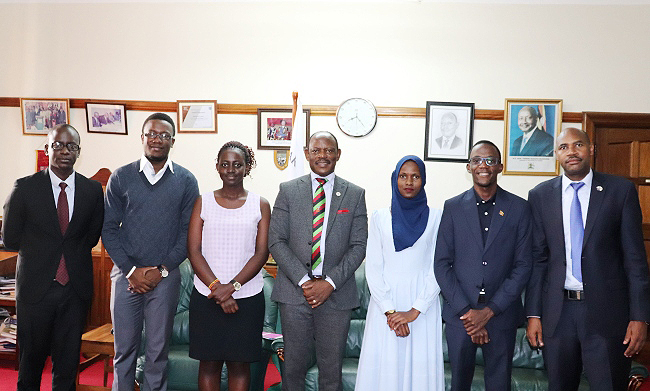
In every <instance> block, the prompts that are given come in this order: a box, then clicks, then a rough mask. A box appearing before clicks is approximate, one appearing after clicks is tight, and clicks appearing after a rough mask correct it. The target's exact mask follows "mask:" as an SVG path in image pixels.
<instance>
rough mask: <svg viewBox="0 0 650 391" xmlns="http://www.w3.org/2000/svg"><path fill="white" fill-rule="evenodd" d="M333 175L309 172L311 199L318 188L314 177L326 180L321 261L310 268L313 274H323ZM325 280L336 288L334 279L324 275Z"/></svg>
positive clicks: (307, 277) (303, 279)
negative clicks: (322, 175) (323, 175)
mask: <svg viewBox="0 0 650 391" xmlns="http://www.w3.org/2000/svg"><path fill="white" fill-rule="evenodd" d="M335 177H336V175H335V174H334V173H331V174H329V175H328V176H326V177H321V176H320V175H316V174H314V173H313V172H311V194H312V199H313V197H314V195H315V194H316V189H317V188H318V185H319V183H318V181H317V180H316V178H323V179H325V180H327V182H325V184H324V185H323V191H324V192H325V219H324V220H323V230H322V231H321V236H320V256H321V259H322V260H323V261H322V262H321V263H320V264H319V265H318V266H316V269H314V270H312V274H313V275H315V276H322V275H323V264H324V263H325V240H326V239H327V220H328V217H329V214H330V204H331V202H332V192H333V190H334V178H335ZM307 280H309V275H305V276H304V277H303V278H302V279H301V280H300V282H298V285H302V284H304V283H305V282H306V281H307ZM325 280H326V281H327V282H329V283H330V284H332V286H333V287H334V289H336V285H335V284H334V281H333V280H332V279H331V278H329V277H327V276H325Z"/></svg>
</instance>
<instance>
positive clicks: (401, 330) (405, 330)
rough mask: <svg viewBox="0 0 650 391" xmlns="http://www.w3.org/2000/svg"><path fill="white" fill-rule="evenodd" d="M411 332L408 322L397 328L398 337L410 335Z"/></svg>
mask: <svg viewBox="0 0 650 391" xmlns="http://www.w3.org/2000/svg"><path fill="white" fill-rule="evenodd" d="M409 334H411V330H410V329H409V325H408V324H403V325H400V326H399V327H397V328H396V329H395V335H397V336H398V337H408V336H409Z"/></svg>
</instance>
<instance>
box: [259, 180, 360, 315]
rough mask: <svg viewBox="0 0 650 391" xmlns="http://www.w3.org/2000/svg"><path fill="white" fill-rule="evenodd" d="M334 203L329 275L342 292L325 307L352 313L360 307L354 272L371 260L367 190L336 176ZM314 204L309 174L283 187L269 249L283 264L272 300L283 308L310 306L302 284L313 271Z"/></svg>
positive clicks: (329, 224) (334, 294)
mask: <svg viewBox="0 0 650 391" xmlns="http://www.w3.org/2000/svg"><path fill="white" fill-rule="evenodd" d="M339 194H340V195H339ZM331 198H332V199H331V200H327V202H330V210H329V216H328V220H327V234H326V235H327V236H326V238H325V258H324V259H323V273H324V275H325V276H327V277H330V278H331V279H332V281H334V284H335V285H336V289H335V290H334V291H333V292H332V294H331V295H330V297H329V299H328V300H327V301H326V302H325V303H323V305H325V306H331V307H332V308H334V309H339V310H344V309H351V308H355V307H358V306H359V298H358V296H357V286H356V282H355V279H354V272H355V271H356V270H357V268H358V267H359V265H361V262H362V261H363V259H364V257H365V255H366V241H367V238H368V216H367V213H366V199H365V191H364V190H363V189H362V188H360V187H358V186H356V185H354V184H352V183H350V182H348V181H346V180H345V179H343V178H341V177H339V176H336V177H335V179H334V188H333V190H332V197H331ZM312 199H313V197H312V187H311V176H310V175H309V174H308V175H304V176H302V177H299V178H296V179H294V180H291V181H289V182H284V183H282V184H280V192H279V193H278V196H277V198H276V200H275V205H274V206H273V212H272V214H271V225H270V228H269V250H270V251H271V254H272V255H273V258H274V259H275V261H276V262H277V264H278V274H277V277H276V281H275V285H274V287H273V293H272V295H271V298H272V299H273V300H275V301H278V302H280V303H286V304H301V303H305V298H304V297H303V294H302V288H301V287H300V286H298V282H299V281H300V280H301V279H302V278H303V277H304V276H305V274H308V273H309V272H310V270H311V243H312Z"/></svg>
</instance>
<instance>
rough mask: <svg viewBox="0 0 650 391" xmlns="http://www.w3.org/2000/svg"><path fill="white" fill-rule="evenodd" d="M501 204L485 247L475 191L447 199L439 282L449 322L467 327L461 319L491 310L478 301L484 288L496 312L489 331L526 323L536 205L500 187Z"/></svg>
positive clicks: (440, 233) (496, 208)
mask: <svg viewBox="0 0 650 391" xmlns="http://www.w3.org/2000/svg"><path fill="white" fill-rule="evenodd" d="M495 202H496V204H495V205H494V209H493V214H492V221H491V223H490V227H489V231H488V232H489V234H488V238H487V240H486V242H485V246H484V245H483V238H482V235H481V227H480V225H479V219H478V209H477V206H476V199H475V196H474V189H469V190H467V191H466V192H464V193H462V194H460V195H458V196H456V197H454V198H451V199H449V200H447V201H446V202H445V207H444V210H443V212H442V219H441V221H440V229H439V230H438V241H437V243H436V253H435V260H434V271H435V275H436V280H437V281H438V285H440V289H441V292H442V295H443V296H444V298H445V303H444V305H443V309H442V317H443V319H444V320H445V322H447V323H448V324H452V325H456V326H459V327H463V326H462V321H461V320H460V319H459V318H460V316H462V315H463V314H465V313H466V312H467V311H469V310H470V309H472V308H474V309H480V308H483V307H485V304H479V303H478V297H479V291H480V289H481V286H482V285H484V286H485V292H486V298H487V306H488V307H490V308H491V309H492V311H494V314H495V317H494V318H492V319H491V320H490V321H489V322H488V324H487V326H486V328H487V330H488V333H491V332H492V331H491V329H495V328H496V329H505V328H512V327H517V326H518V325H519V324H520V323H521V322H522V321H523V306H522V302H521V292H522V290H523V289H524V287H525V286H526V283H527V282H528V278H529V277H530V271H531V267H532V258H531V243H532V242H531V240H532V217H531V212H530V206H529V205H528V203H527V202H526V200H524V199H523V198H521V197H518V196H516V195H514V194H512V193H509V192H507V191H505V190H503V189H501V188H500V187H499V188H498V189H497V195H496V200H495ZM501 212H503V213H501Z"/></svg>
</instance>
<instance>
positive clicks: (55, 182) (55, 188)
mask: <svg viewBox="0 0 650 391" xmlns="http://www.w3.org/2000/svg"><path fill="white" fill-rule="evenodd" d="M48 172H49V174H50V182H51V183H52V193H53V194H54V207H56V208H58V207H59V194H61V187H60V186H59V184H60V183H61V182H65V184H66V185H68V186H67V187H66V188H65V195H66V197H67V198H68V221H70V220H72V212H73V211H74V189H75V179H74V178H75V172H74V171H72V174H70V176H69V177H67V178H66V179H65V181H63V180H61V178H59V177H58V176H56V174H55V173H53V172H52V170H48Z"/></svg>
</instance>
